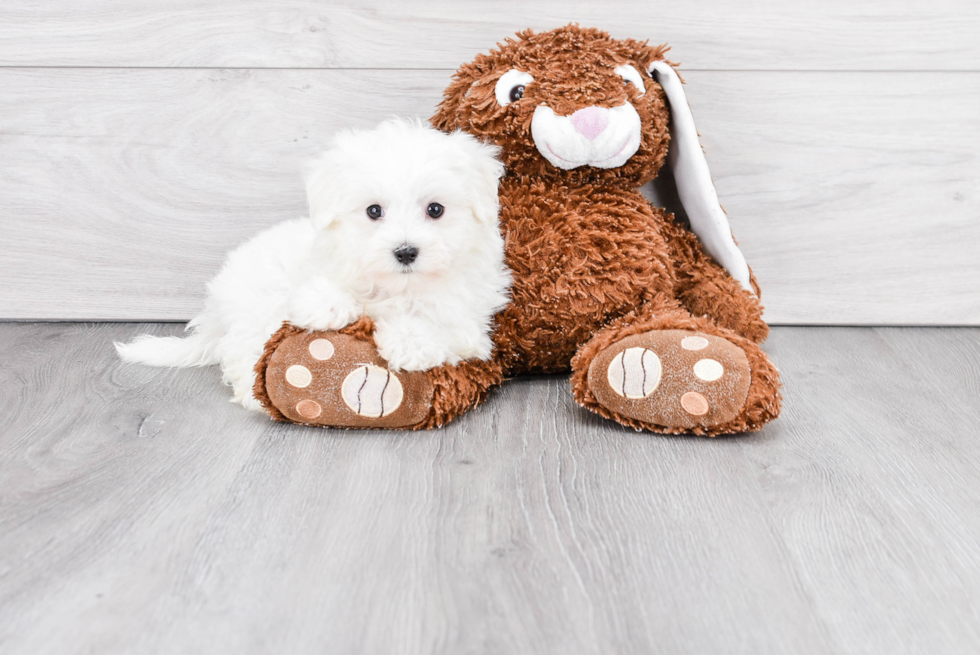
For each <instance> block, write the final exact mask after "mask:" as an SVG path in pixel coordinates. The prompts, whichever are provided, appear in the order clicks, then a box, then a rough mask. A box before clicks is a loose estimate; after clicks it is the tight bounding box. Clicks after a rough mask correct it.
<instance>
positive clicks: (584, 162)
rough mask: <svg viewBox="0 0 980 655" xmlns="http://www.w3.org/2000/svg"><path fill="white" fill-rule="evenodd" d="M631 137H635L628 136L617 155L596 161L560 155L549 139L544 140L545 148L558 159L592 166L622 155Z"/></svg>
mask: <svg viewBox="0 0 980 655" xmlns="http://www.w3.org/2000/svg"><path fill="white" fill-rule="evenodd" d="M631 138H633V137H632V136H627V137H626V140H625V141H623V145H622V146H621V147H620V149H619V150H617V151H616V154H615V155H610V156H609V157H606V158H604V159H599V160H596V161H583V162H577V161H573V160H571V159H565V158H564V157H562V156H561V155H559V154H558V153H557V152H555V149H554V148H552V147H551V144H550V143H548V142H547V141H545V142H544V146H545V148H547V149H548V152H550V153H551V154H553V155H554V156H555V157H557V158H558V159H560V160H562V161H567V162H568V163H569V164H577V165H578V166H581V165H582V164H588V165H590V166H592V165H594V164H601V163H602V162H604V161H609V160H610V159H614V158H616V157H618V156H619V155H621V154H622V153H623V151H624V150H626V146H628V145H629V143H630V139H631Z"/></svg>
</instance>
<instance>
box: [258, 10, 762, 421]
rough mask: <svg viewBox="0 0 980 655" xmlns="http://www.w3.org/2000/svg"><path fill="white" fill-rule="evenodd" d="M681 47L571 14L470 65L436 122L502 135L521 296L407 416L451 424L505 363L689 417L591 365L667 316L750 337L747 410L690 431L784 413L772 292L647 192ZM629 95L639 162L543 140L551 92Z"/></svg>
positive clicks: (663, 140) (564, 101)
mask: <svg viewBox="0 0 980 655" xmlns="http://www.w3.org/2000/svg"><path fill="white" fill-rule="evenodd" d="M666 50H667V48H666V47H665V46H650V45H648V44H647V43H645V42H639V41H634V40H629V39H627V40H615V39H612V38H610V37H609V35H608V34H606V33H605V32H602V31H600V30H595V29H587V28H581V27H578V26H576V25H570V26H566V27H563V28H559V29H556V30H552V31H550V32H543V33H534V32H532V31H530V30H528V31H525V32H521V33H520V34H518V35H517V37H516V38H514V39H508V40H507V41H506V42H505V43H504V44H502V45H500V46H499V49H498V50H494V51H491V52H490V53H488V54H485V55H479V56H478V57H477V58H476V59H475V60H473V61H472V62H470V63H468V64H464V65H463V66H462V67H460V69H459V70H458V71H457V72H456V75H455V77H454V79H453V82H452V83H451V84H450V86H449V87H448V88H447V89H446V91H445V97H444V99H443V102H442V103H441V104H440V106H439V108H438V110H437V112H436V114H435V116H434V117H433V118H432V123H433V125H435V126H436V127H438V128H439V129H442V130H446V131H451V130H457V129H458V130H463V131H466V132H469V133H471V134H474V135H476V136H478V137H480V138H482V139H483V140H485V141H488V142H491V143H494V144H496V145H499V146H501V150H502V158H503V161H504V163H505V165H506V167H507V173H506V175H505V177H504V178H503V179H502V181H501V184H500V204H501V213H500V220H501V226H502V230H503V232H504V235H505V239H506V261H507V264H508V265H509V266H510V268H511V269H512V270H513V274H514V283H513V288H512V302H511V304H510V305H509V306H508V307H507V308H506V309H505V310H504V311H502V312H501V313H500V314H499V315H498V316H497V318H496V321H495V328H494V341H495V345H496V354H495V357H494V359H493V360H492V361H490V362H470V363H467V364H464V365H461V366H457V367H448V366H447V367H442V368H439V369H435V370H433V371H431V372H429V375H430V379H431V380H432V381H433V383H434V385H435V386H436V388H438V389H440V392H438V393H437V394H436V396H437V400H436V401H435V402H434V403H433V407H432V410H431V412H430V414H429V416H428V417H427V418H426V420H424V421H422V422H421V423H418V424H416V425H413V426H406V427H415V428H422V427H431V426H433V425H441V424H443V423H445V422H446V421H447V420H449V419H451V418H453V417H454V416H456V415H458V414H459V413H461V412H463V411H466V410H467V409H469V408H470V407H473V406H475V405H476V404H477V403H479V402H481V401H482V400H483V399H484V398H485V397H486V394H487V391H488V390H489V388H490V387H492V386H494V385H496V384H499V383H500V381H501V379H502V377H503V376H512V375H517V374H521V373H526V372H540V373H558V372H564V371H569V370H571V371H572V379H571V383H572V389H573V393H574V396H575V398H576V400H577V401H578V402H579V403H580V404H581V405H582V406H584V407H586V408H588V409H590V410H592V411H595V412H597V413H599V414H600V415H602V416H605V417H608V418H611V419H613V420H615V421H618V422H620V423H623V424H624V425H629V426H632V427H636V428H643V429H647V430H651V431H654V432H661V433H674V432H679V431H682V430H681V429H680V428H678V427H677V426H676V425H661V424H657V423H654V422H649V421H644V420H641V419H637V418H635V417H632V418H631V417H628V416H623V415H621V414H619V413H617V412H615V411H613V410H611V409H609V408H608V407H606V406H604V405H602V404H601V403H600V402H599V401H598V400H597V399H596V396H595V394H594V393H593V392H592V390H590V388H589V384H588V382H587V379H586V378H587V371H588V368H589V365H590V363H591V362H592V361H593V359H595V357H596V356H597V355H598V354H599V353H600V352H602V351H603V350H604V349H606V348H609V347H612V346H613V345H614V344H615V343H616V342H618V341H620V340H622V339H623V338H625V337H627V336H631V335H635V334H640V333H642V332H648V331H656V330H687V331H689V332H691V333H692V334H693V333H695V332H697V333H701V334H704V335H714V336H718V337H722V338H724V339H726V340H728V341H729V342H730V343H732V344H734V345H735V346H737V347H738V348H741V349H742V351H744V353H745V359H746V360H747V361H748V366H749V368H750V371H751V372H750V380H751V381H750V384H749V389H748V392H747V397H746V398H745V401H744V406H743V407H742V410H741V411H740V412H739V413H738V416H736V417H735V418H734V419H732V420H728V421H725V422H723V423H720V424H706V425H702V426H695V427H694V428H688V429H686V430H685V431H691V432H695V433H699V434H708V435H715V434H721V433H727V432H742V431H747V430H757V429H759V428H760V427H762V425H764V424H765V423H766V422H768V421H770V420H772V419H773V418H774V417H776V416H777V415H778V413H779V404H780V397H779V380H778V374H777V372H776V369H775V367H774V366H773V365H772V364H771V363H770V362H769V360H768V358H767V357H766V355H765V353H763V352H762V350H761V349H760V348H759V347H758V345H757V344H758V343H759V342H761V341H763V340H764V339H765V338H766V336H767V334H768V327H767V326H766V324H765V323H764V322H763V320H762V306H761V305H760V304H759V301H758V299H757V297H756V296H753V295H752V294H751V293H749V292H747V291H746V290H745V289H743V288H742V287H741V286H740V285H739V284H738V282H736V281H735V280H734V279H733V278H732V277H731V276H730V275H729V274H728V273H727V272H726V271H725V270H724V269H723V268H721V267H720V266H719V265H718V264H717V263H715V262H714V260H712V259H711V257H709V256H708V255H707V254H705V252H704V251H703V249H702V247H701V245H700V243H699V241H698V240H697V238H696V237H695V236H694V235H693V234H692V233H691V232H690V231H688V230H687V229H686V228H685V227H683V226H681V225H679V224H678V223H676V222H675V221H674V218H673V216H672V215H670V214H668V213H666V212H665V211H664V210H662V209H659V208H656V207H653V206H651V204H650V203H649V202H648V201H647V200H646V199H645V198H644V197H643V196H642V195H641V194H640V193H639V191H638V187H639V186H641V185H643V184H645V183H647V182H649V181H650V180H652V179H653V178H654V177H655V176H656V175H657V172H658V171H659V170H660V167H661V166H662V165H663V163H664V160H665V158H666V155H667V147H668V143H669V139H670V135H669V133H668V123H669V118H670V114H669V109H668V105H667V102H666V98H665V95H664V92H663V89H662V88H661V87H660V85H659V84H658V83H657V82H656V81H655V80H654V79H653V78H651V77H650V76H649V75H648V74H646V72H645V71H647V70H649V66H650V64H651V62H653V61H656V60H663V59H664V53H665V52H666ZM623 64H631V65H633V66H634V67H635V68H636V69H637V70H638V71H644V72H643V73H642V77H643V83H644V85H645V87H646V92H645V93H644V94H642V95H641V94H640V93H639V91H638V90H637V89H636V88H634V87H633V86H632V85H629V84H624V83H623V79H622V78H621V77H619V76H618V75H617V74H615V73H614V69H615V68H616V67H617V66H620V65H623ZM672 65H673V64H672ZM513 68H516V69H519V70H521V71H526V72H529V73H530V74H531V75H532V76H533V77H534V83H533V84H530V85H528V86H527V88H526V89H525V91H524V96H523V97H522V98H521V99H520V100H518V101H516V102H513V103H511V104H509V105H507V106H503V107H502V106H500V105H499V104H498V103H497V102H496V99H495V95H494V88H495V85H496V83H497V80H498V79H499V78H500V77H501V76H502V75H503V74H504V73H505V72H507V71H508V70H511V69H513ZM626 101H629V102H630V103H631V104H632V105H633V106H634V108H635V109H636V111H637V113H638V114H639V116H640V118H641V121H642V142H641V145H640V147H639V149H638V151H637V152H636V153H635V154H634V155H633V156H632V157H631V158H630V159H629V160H628V161H627V162H626V163H625V164H624V165H623V166H621V167H619V168H615V169H601V168H596V167H592V166H581V167H578V168H574V169H572V170H562V169H559V168H556V167H554V166H552V165H551V164H550V163H549V162H548V161H547V160H545V159H544V158H543V157H542V156H541V155H540V153H539V152H538V150H537V148H536V147H535V144H534V141H533V139H532V137H531V131H530V124H531V118H532V116H533V113H534V110H535V108H536V107H537V106H538V105H540V104H546V105H548V106H549V107H551V108H552V109H553V110H554V112H555V113H556V114H557V115H559V116H566V115H570V114H572V113H574V112H575V111H576V110H578V109H581V108H584V107H587V106H592V105H596V106H600V107H610V108H611V107H615V106H618V105H621V104H623V103H624V102H626ZM752 282H753V286H754V287H755V288H756V292H757V293H758V286H757V285H756V284H755V280H754V278H753V280H752ZM270 347H274V346H273V345H272V344H271V343H270ZM743 361H744V360H743ZM624 371H625V369H624ZM624 374H625V372H624ZM259 378H261V375H260V376H259ZM259 384H260V385H261V381H260V382H259ZM270 412H272V413H273V414H275V411H274V410H273V409H272V408H270Z"/></svg>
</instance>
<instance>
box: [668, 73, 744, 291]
mask: <svg viewBox="0 0 980 655" xmlns="http://www.w3.org/2000/svg"><path fill="white" fill-rule="evenodd" d="M650 75H651V76H655V77H656V80H657V82H659V83H660V86H662V87H663V89H664V92H665V93H666V94H667V101H668V102H669V103H670V151H669V153H668V155H667V157H668V160H669V161H670V167H671V170H673V172H674V180H675V181H676V183H677V195H678V196H679V197H680V199H681V203H683V205H684V210H685V211H686V212H687V216H688V218H689V219H690V221H691V230H692V231H693V232H694V233H695V234H696V235H698V238H700V239H701V243H703V244H704V249H705V250H707V251H708V254H709V255H711V256H712V257H714V259H715V261H716V262H718V263H719V264H721V265H722V266H723V267H724V268H725V270H727V271H728V272H729V274H731V276H732V277H733V278H735V279H736V280H738V281H739V283H741V285H742V286H743V287H745V288H746V289H747V290H748V291H749V292H752V293H754V291H752V286H751V284H750V282H749V265H748V264H747V263H746V262H745V257H744V256H743V255H742V251H740V250H739V249H738V246H736V245H735V240H734V239H733V238H732V228H731V226H729V224H728V217H727V216H726V215H725V211H724V210H723V209H722V208H721V205H720V204H719V203H718V193H717V192H716V191H715V185H714V184H713V183H712V182H711V172H710V171H709V170H708V162H707V160H705V158H704V151H703V150H701V143H700V142H699V141H698V131H697V128H695V127H694V116H693V115H692V114H691V107H690V105H688V104H687V96H686V95H684V85H683V84H682V83H681V80H680V78H679V77H678V76H677V73H676V72H675V71H674V69H673V68H671V66H670V64H668V63H667V62H665V61H662V60H659V61H655V62H653V63H652V64H650Z"/></svg>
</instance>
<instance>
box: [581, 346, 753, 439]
mask: <svg viewBox="0 0 980 655" xmlns="http://www.w3.org/2000/svg"><path fill="white" fill-rule="evenodd" d="M750 381H751V371H750V370H749V364H748V359H747V358H746V356H745V353H744V352H743V351H742V349H741V348H739V347H738V346H736V345H735V344H733V343H731V342H730V341H728V340H726V339H724V338H722V337H718V336H715V335H711V334H705V333H701V332H691V331H688V330H652V331H650V332H645V333H642V334H636V335H633V336H630V337H626V338H625V339H622V340H621V341H618V342H616V343H614V344H612V345H611V346H609V347H608V348H606V349H605V350H603V351H602V352H600V353H599V354H598V355H597V356H596V358H595V359H594V360H593V361H592V363H591V365H590V366H589V372H588V385H589V388H590V389H591V391H592V393H593V395H594V396H595V399H596V401H598V403H599V404H601V405H603V406H605V407H606V408H607V409H608V410H610V411H612V412H613V413H615V414H619V415H620V416H624V417H626V418H630V419H635V420H639V421H643V422H645V423H649V424H652V425H657V426H662V427H667V428H672V429H678V430H687V429H692V428H710V427H713V426H718V425H722V424H724V423H727V422H729V421H731V420H732V419H734V418H735V417H736V416H738V414H739V413H740V412H741V411H742V408H743V407H744V405H745V402H746V399H747V398H748V390H749V383H750Z"/></svg>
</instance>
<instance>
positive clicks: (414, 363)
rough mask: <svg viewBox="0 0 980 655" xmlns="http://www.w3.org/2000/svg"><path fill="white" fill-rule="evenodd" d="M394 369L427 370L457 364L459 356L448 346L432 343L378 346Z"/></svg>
mask: <svg viewBox="0 0 980 655" xmlns="http://www.w3.org/2000/svg"><path fill="white" fill-rule="evenodd" d="M378 352H379V353H380V354H381V356H382V357H384V358H385V359H386V360H388V366H389V367H390V368H391V369H392V370H395V371H428V370H429V369H433V368H436V367H437V366H442V365H443V364H458V363H459V361H460V359H459V356H458V355H457V354H456V353H454V352H453V351H451V350H449V349H448V348H441V347H438V346H434V345H413V344H401V345H397V346H395V347H393V348H382V347H381V346H379V347H378Z"/></svg>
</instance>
